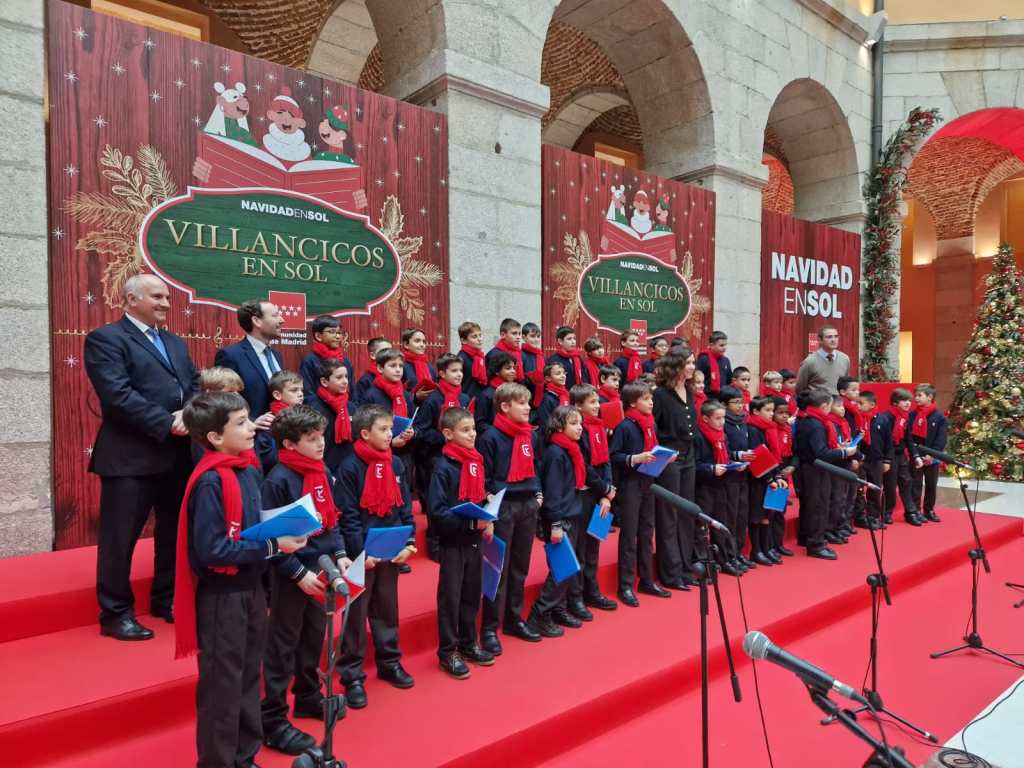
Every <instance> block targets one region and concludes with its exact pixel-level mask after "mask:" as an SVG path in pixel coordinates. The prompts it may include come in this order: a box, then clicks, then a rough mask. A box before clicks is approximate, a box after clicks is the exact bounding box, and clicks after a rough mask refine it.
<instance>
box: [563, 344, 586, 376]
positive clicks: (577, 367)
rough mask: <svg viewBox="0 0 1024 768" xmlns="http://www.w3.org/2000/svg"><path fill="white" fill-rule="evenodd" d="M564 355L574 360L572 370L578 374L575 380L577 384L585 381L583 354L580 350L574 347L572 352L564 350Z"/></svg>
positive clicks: (574, 373)
mask: <svg viewBox="0 0 1024 768" xmlns="http://www.w3.org/2000/svg"><path fill="white" fill-rule="evenodd" d="M562 356H563V357H567V358H569V360H571V361H572V372H573V375H575V376H576V378H575V379H574V381H575V382H576V383H577V384H582V383H583V354H582V353H581V352H580V351H579V350H578V349H574V350H573V351H572V352H566V351H565V350H564V349H563V350H562Z"/></svg>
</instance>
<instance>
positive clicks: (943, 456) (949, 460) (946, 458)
mask: <svg viewBox="0 0 1024 768" xmlns="http://www.w3.org/2000/svg"><path fill="white" fill-rule="evenodd" d="M1011 431H1013V430H1011ZM1022 434H1024V433H1022ZM914 447H915V448H917V450H919V451H920V452H921V453H927V454H928V455H929V456H933V457H935V458H936V459H938V460H939V461H942V462H945V463H946V464H952V465H953V466H955V467H960V468H961V469H967V470H970V471H972V472H973V471H974V467H972V466H971V465H970V464H964V463H963V462H962V461H960V460H958V459H956V458H955V457H953V456H950V455H949V454H948V453H943V452H942V451H936V450H935V449H934V448H928V447H927V446H924V445H915V446H914Z"/></svg>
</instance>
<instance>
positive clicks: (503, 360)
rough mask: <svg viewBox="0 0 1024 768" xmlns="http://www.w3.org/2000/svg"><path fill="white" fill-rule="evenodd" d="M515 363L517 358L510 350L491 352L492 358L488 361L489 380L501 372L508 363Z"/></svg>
mask: <svg viewBox="0 0 1024 768" xmlns="http://www.w3.org/2000/svg"><path fill="white" fill-rule="evenodd" d="M515 364H516V359H515V358H514V357H512V355H510V354H509V353H508V352H494V353H493V354H491V359H490V360H488V361H487V380H488V381H490V380H491V379H493V378H494V377H495V376H497V375H498V374H499V373H501V371H502V369H503V368H504V367H505V366H506V365H515Z"/></svg>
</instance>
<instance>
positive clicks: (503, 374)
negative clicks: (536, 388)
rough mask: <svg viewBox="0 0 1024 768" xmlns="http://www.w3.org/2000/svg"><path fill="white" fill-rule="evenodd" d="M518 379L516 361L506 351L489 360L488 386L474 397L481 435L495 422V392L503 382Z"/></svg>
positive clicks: (477, 423)
mask: <svg viewBox="0 0 1024 768" xmlns="http://www.w3.org/2000/svg"><path fill="white" fill-rule="evenodd" d="M515 380H516V361H515V359H514V358H513V357H512V355H510V354H508V353H506V352H498V353H497V354H495V355H491V356H490V357H489V358H488V360H487V386H486V387H484V388H483V389H481V390H480V392H479V394H478V395H477V396H476V397H475V398H474V399H473V407H472V409H471V410H472V411H473V417H474V418H475V419H476V433H477V436H478V437H479V436H480V435H482V434H484V432H486V431H487V430H488V429H490V427H491V424H493V423H494V413H495V411H496V410H497V406H496V405H495V404H494V393H495V392H497V391H498V387H500V386H501V385H502V384H511V383H514V382H515Z"/></svg>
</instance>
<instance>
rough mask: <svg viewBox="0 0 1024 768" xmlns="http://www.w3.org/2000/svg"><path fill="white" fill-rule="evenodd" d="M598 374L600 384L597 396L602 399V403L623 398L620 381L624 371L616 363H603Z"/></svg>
mask: <svg viewBox="0 0 1024 768" xmlns="http://www.w3.org/2000/svg"><path fill="white" fill-rule="evenodd" d="M598 376H599V381H600V384H599V385H598V387H597V396H598V398H599V399H600V400H601V405H604V404H605V403H611V402H615V401H619V400H621V399H622V396H621V395H620V394H619V382H621V381H622V371H620V370H619V369H618V367H616V366H614V365H602V366H601V368H600V369H599V370H598Z"/></svg>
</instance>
